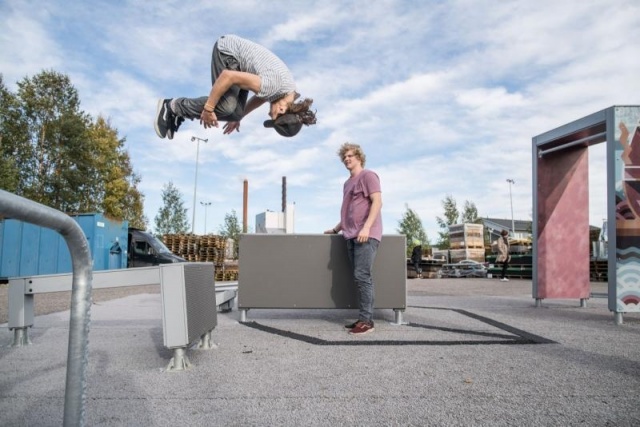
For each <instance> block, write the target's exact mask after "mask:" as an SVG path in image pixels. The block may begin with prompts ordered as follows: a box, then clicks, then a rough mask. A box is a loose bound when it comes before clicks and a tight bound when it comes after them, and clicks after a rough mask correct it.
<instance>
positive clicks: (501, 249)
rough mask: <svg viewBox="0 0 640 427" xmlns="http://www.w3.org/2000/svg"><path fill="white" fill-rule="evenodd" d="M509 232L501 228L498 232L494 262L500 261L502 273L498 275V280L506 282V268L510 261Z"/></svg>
mask: <svg viewBox="0 0 640 427" xmlns="http://www.w3.org/2000/svg"><path fill="white" fill-rule="evenodd" d="M508 236H509V232H508V231H507V230H502V231H501V232H500V237H499V238H498V257H497V258H496V262H501V263H502V275H501V277H500V281H502V282H508V281H509V279H507V268H508V267H509V262H510V261H511V255H509V239H508Z"/></svg>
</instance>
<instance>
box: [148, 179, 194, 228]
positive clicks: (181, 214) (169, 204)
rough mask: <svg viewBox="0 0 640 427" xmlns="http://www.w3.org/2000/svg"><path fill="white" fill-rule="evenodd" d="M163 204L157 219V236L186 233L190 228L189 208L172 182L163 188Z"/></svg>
mask: <svg viewBox="0 0 640 427" xmlns="http://www.w3.org/2000/svg"><path fill="white" fill-rule="evenodd" d="M162 203H163V204H162V207H161V208H160V209H159V210H158V214H157V215H156V217H155V223H156V235H157V236H162V235H165V234H184V233H186V232H187V230H188V228H189V222H188V221H187V208H185V207H184V201H183V200H182V193H180V190H178V188H177V187H176V186H174V185H173V182H171V181H169V183H167V184H165V185H164V187H162Z"/></svg>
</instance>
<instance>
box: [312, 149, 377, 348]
mask: <svg viewBox="0 0 640 427" xmlns="http://www.w3.org/2000/svg"><path fill="white" fill-rule="evenodd" d="M338 156H339V157H340V159H341V160H342V163H343V164H344V165H345V167H346V168H347V170H348V171H349V179H347V180H346V181H345V183H344V187H343V197H342V207H341V209H340V222H339V223H338V225H336V226H335V227H333V228H332V229H331V230H327V231H325V234H337V233H339V232H340V231H342V235H343V237H344V239H345V240H346V242H347V254H348V257H349V261H350V262H351V267H352V272H353V280H354V282H355V285H356V294H357V297H358V298H357V299H358V307H359V309H360V311H359V313H358V320H357V321H356V322H354V323H351V324H348V325H345V327H346V328H347V329H349V333H350V334H352V335H363V334H367V333H369V332H373V330H374V328H373V300H374V289H373V278H372V273H373V261H374V260H375V258H376V253H377V251H378V245H380V241H381V240H382V218H381V216H380V210H381V209H382V194H381V191H382V190H381V188H380V178H378V175H377V174H376V173H375V172H373V171H372V170H369V169H365V168H364V165H365V162H366V156H365V154H364V152H363V151H362V148H360V146H359V145H357V144H350V143H348V142H347V143H344V144H342V146H341V147H340V150H339V151H338Z"/></svg>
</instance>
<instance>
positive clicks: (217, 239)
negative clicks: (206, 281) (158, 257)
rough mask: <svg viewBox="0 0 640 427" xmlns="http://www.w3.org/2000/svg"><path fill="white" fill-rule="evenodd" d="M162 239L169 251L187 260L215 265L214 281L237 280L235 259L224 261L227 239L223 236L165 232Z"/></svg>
mask: <svg viewBox="0 0 640 427" xmlns="http://www.w3.org/2000/svg"><path fill="white" fill-rule="evenodd" d="M162 240H163V242H164V244H165V245H166V246H167V248H169V250H170V251H171V252H173V253H174V254H176V255H178V256H181V257H182V258H184V259H186V260H187V261H189V262H212V263H213V264H214V265H215V267H216V268H215V277H214V279H215V280H216V281H218V282H221V281H234V280H238V263H237V261H236V262H232V261H225V252H226V247H227V239H225V238H224V237H222V236H217V235H213V234H208V235H206V236H199V235H196V234H165V235H164V236H163V238H162Z"/></svg>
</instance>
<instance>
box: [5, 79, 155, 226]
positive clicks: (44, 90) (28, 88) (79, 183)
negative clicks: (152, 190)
mask: <svg viewBox="0 0 640 427" xmlns="http://www.w3.org/2000/svg"><path fill="white" fill-rule="evenodd" d="M124 141H125V140H124V139H120V138H118V132H117V130H116V129H115V128H112V127H111V125H110V124H109V122H108V121H107V120H105V119H104V118H102V117H98V119H97V120H96V121H95V122H94V121H93V119H92V118H91V117H90V116H89V115H88V114H86V113H84V112H83V111H81V110H80V98H79V95H78V92H77V91H76V89H75V88H74V87H73V85H72V84H71V81H70V79H69V77H67V76H66V75H63V74H60V73H56V72H55V71H43V72H41V73H39V74H37V75H36V76H34V77H33V78H24V79H23V80H22V81H20V82H18V93H17V95H14V94H12V93H11V92H9V91H8V90H7V89H6V87H5V86H4V84H3V82H2V79H1V76H0V187H1V188H4V189H6V190H8V191H11V192H14V193H16V194H18V195H20V196H24V197H26V198H28V199H31V200H34V201H36V202H39V203H42V204H45V205H47V206H50V207H52V208H55V209H58V210H60V211H63V212H67V213H78V212H80V213H83V212H102V213H104V214H105V215H106V216H108V217H110V218H112V219H115V220H127V221H129V224H130V225H132V226H135V227H139V228H142V229H144V228H146V221H147V220H146V218H145V217H144V215H143V208H142V202H143V201H144V196H143V195H142V193H140V191H139V190H138V188H137V185H138V184H139V182H140V178H139V177H138V176H137V175H136V174H135V173H134V171H133V167H132V165H131V161H130V158H129V154H128V153H127V151H126V150H125V149H124Z"/></svg>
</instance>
